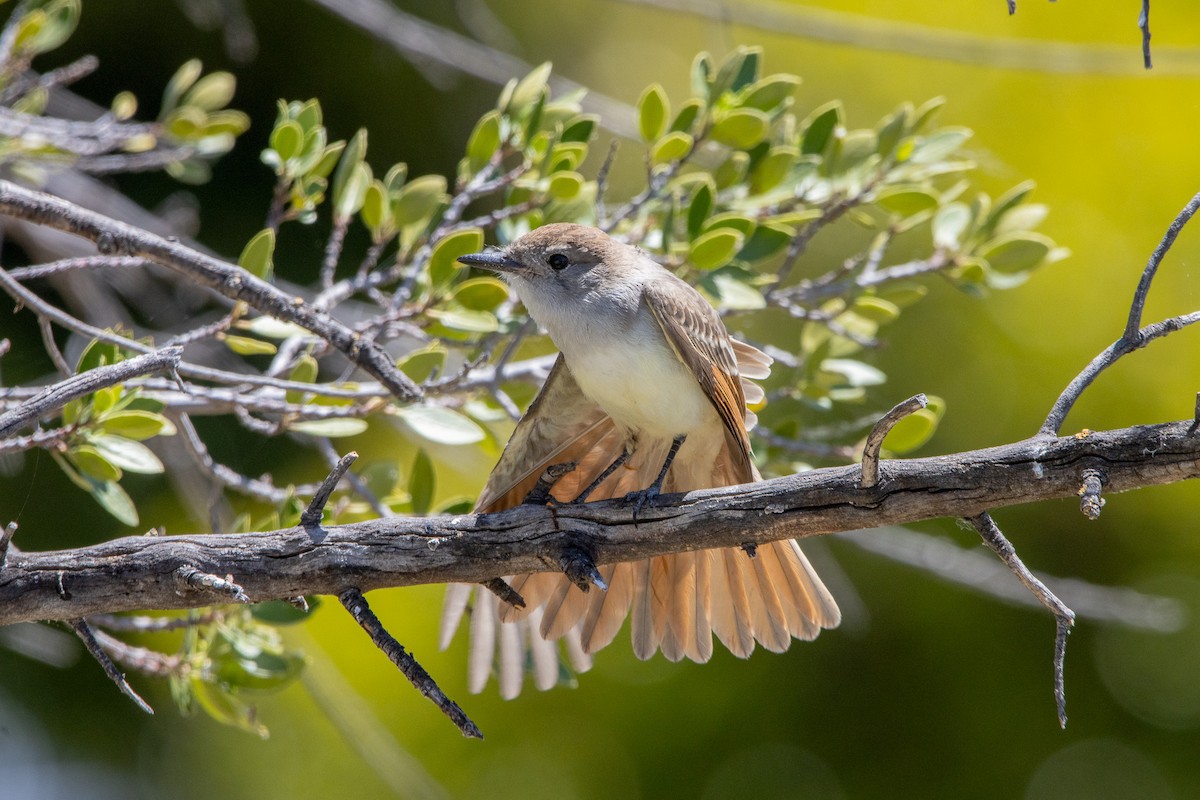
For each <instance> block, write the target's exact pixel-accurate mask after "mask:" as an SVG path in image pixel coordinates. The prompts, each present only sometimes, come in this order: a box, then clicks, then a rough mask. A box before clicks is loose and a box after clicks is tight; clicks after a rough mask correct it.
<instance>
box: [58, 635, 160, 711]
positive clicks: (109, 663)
mask: <svg viewBox="0 0 1200 800" xmlns="http://www.w3.org/2000/svg"><path fill="white" fill-rule="evenodd" d="M70 625H71V629H72V630H74V631H75V635H76V636H78V637H79V639H80V640H81V641H82V642H83V646H84V647H86V648H87V651H88V652H89V653H91V654H92V658H94V659H96V661H98V662H99V663H100V666H101V667H103V668H104V674H105V675H107V676H108V677H109V679H110V680H111V681H112V682H113V683H115V684H116V685H117V688H118V689H120V690H121V693H122V694H124V695H125V696H126V697H128V698H129V699H130V700H132V701H133V702H134V703H135V704H136V705H137V707H138V708H140V709H141V710H142V711H145V712H146V713H147V714H153V713H154V709H153V708H151V707H150V704H149V703H147V702H146V701H145V700H143V699H142V698H141V697H140V696H139V695H138V693H137V692H135V691H134V690H133V687H132V686H130V685H129V681H127V680H125V673H123V672H121V670H119V669H118V668H117V665H116V664H114V663H113V660H112V659H111V658H109V657H108V653H106V652H104V648H103V647H101V646H100V642H98V641H96V633H95V631H93V630H92V626H90V625H88V624H87V622H86V621H84V620H82V619H74V620H71V622H70Z"/></svg>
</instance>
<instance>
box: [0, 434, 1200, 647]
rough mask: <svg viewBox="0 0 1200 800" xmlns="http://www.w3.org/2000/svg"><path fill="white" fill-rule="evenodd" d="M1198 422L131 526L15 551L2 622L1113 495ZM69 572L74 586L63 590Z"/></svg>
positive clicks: (1179, 464) (636, 554)
mask: <svg viewBox="0 0 1200 800" xmlns="http://www.w3.org/2000/svg"><path fill="white" fill-rule="evenodd" d="M1190 424H1191V420H1190V419H1188V420H1184V421H1180V422H1173V423H1167V424H1159V425H1139V426H1137V427H1134V428H1126V429H1122V430H1118V431H1107V432H1093V433H1091V434H1089V435H1088V436H1086V437H1078V438H1077V437H1074V436H1067V437H1060V438H1049V437H1043V436H1036V437H1033V438H1031V439H1027V440H1025V441H1023V442H1017V443H1014V444H1008V445H1003V446H1000V447H991V448H986V449H983V450H976V451H971V452H966V453H955V454H950V455H944V456H936V457H931V458H913V459H903V460H896V461H890V462H888V469H887V481H886V482H883V483H881V484H879V485H878V486H876V487H874V488H872V489H860V488H859V487H858V485H857V482H858V479H859V476H860V474H861V468H860V467H859V466H858V465H857V464H855V465H851V466H845V467H829V468H823V469H816V470H810V471H808V472H803V473H799V474H796V475H789V476H786V477H781V478H774V479H771V480H766V481H761V482H758V483H753V484H746V485H742V486H731V487H721V488H718V489H705V490H700V491H695V492H689V493H687V494H685V495H665V496H663V497H662V498H660V500H659V502H658V503H656V504H655V506H654V507H653V508H646V509H645V510H644V511H643V513H642V515H641V516H640V518H639V519H638V526H637V527H636V528H634V527H633V525H632V524H631V522H630V519H629V509H628V507H627V506H626V504H625V503H624V502H622V501H621V500H611V501H610V500H605V501H601V502H595V503H585V504H583V505H578V506H576V505H565V506H560V507H559V508H556V509H554V510H553V513H551V512H550V510H548V509H546V508H544V507H538V506H529V505H521V506H517V507H515V508H513V509H509V510H507V511H503V512H499V513H495V514H485V515H475V514H462V515H456V516H439V517H421V518H413V517H399V516H398V517H393V518H390V519H385V520H367V521H364V522H356V523H352V524H348V525H327V526H325V527H324V528H323V529H322V536H321V537H320V538H319V539H314V537H313V536H312V534H311V532H310V531H311V529H305V528H302V527H300V526H296V527H292V528H285V529H282V530H275V531H264V532H257V533H238V534H233V533H223V534H210V535H179V536H132V537H125V538H121V539H114V540H111V541H106V542H101V543H97V544H94V545H89V546H87V547H80V548H75V549H72V550H65V551H53V552H30V551H28V550H21V551H19V552H17V551H15V550H11V551H10V552H9V554H8V563H7V566H6V567H5V568H4V570H3V571H2V572H0V625H2V624H9V623H12V622H24V621H30V620H45V619H57V620H65V619H78V618H80V617H87V616H89V615H91V614H96V613H100V612H110V613H111V612H117V611H134V610H138V609H148V608H153V609H163V610H165V609H171V608H193V607H197V606H205V605H211V604H212V602H213V601H212V597H211V595H209V594H208V593H207V592H205V593H201V592H196V591H185V592H184V593H182V594H181V593H180V592H179V588H180V587H179V585H178V583H179V582H178V581H177V580H176V579H174V578H173V577H172V576H173V574H174V573H175V571H176V570H178V569H179V568H180V567H190V568H192V569H196V568H199V569H203V570H205V571H206V572H208V573H215V574H219V575H225V574H233V575H236V576H237V580H238V583H239V584H241V586H243V587H244V589H245V591H246V592H247V593H248V594H249V595H250V596H251V597H253V598H254V599H255V600H256V601H258V602H262V601H265V600H286V599H288V598H291V597H295V596H296V595H298V594H306V595H309V594H329V595H336V594H337V593H339V592H341V591H342V590H343V589H345V588H346V586H347V583H348V582H351V581H350V580H349V579H348V578H347V575H352V576H353V578H352V584H353V585H354V586H356V587H357V588H358V589H360V590H361V591H364V592H365V591H369V590H372V589H380V588H385V587H393V586H413V585H420V584H431V583H479V582H481V581H485V580H488V579H489V578H493V577H495V576H497V575H519V574H522V573H526V572H544V571H547V570H548V569H556V568H557V560H558V557H559V555H560V554H561V553H562V550H563V548H564V547H566V546H568V545H570V544H573V543H576V542H578V541H579V537H581V536H582V537H585V541H586V542H587V544H588V547H589V548H590V550H591V551H592V553H593V555H594V560H595V562H596V563H597V564H598V565H600V566H604V565H606V564H617V563H621V562H626V561H641V560H643V559H647V558H652V557H654V556H660V555H669V554H672V553H680V552H686V551H695V550H708V549H713V548H721V547H737V546H739V545H740V544H743V543H745V542H751V543H755V544H760V545H761V544H764V543H766V542H771V541H777V540H780V539H784V538H795V537H797V536H800V537H801V538H803V537H807V536H817V535H822V534H828V533H834V532H839V531H847V530H858V529H861V528H874V527H879V526H881V525H891V524H901V523H907V522H917V521H920V520H926V519H935V518H939V517H955V518H957V517H971V516H974V515H977V514H981V513H983V512H985V511H988V510H990V509H996V508H1001V507H1004V506H1010V505H1016V504H1025V503H1033V502H1037V501H1039V500H1049V499H1066V498H1074V499H1075V500H1078V491H1079V485H1080V474H1081V472H1082V470H1084V469H1088V468H1095V469H1103V470H1104V471H1105V474H1106V475H1107V477H1108V482H1107V484H1106V485H1105V494H1106V495H1107V496H1109V497H1111V496H1112V495H1114V494H1115V493H1118V492H1123V491H1128V490H1131V489H1135V488H1142V487H1146V486H1154V485H1160V484H1166V483H1174V482H1177V481H1181V480H1185V479H1188V478H1197V477H1200V437H1197V436H1189V435H1188V432H1187V430H1188V426H1189V425H1190ZM60 574H61V575H63V576H64V578H65V580H66V581H67V582H68V583H69V586H70V596H69V597H65V596H63V594H60V592H59V591H58V578H59V575H60Z"/></svg>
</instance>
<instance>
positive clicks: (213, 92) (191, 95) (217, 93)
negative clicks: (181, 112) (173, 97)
mask: <svg viewBox="0 0 1200 800" xmlns="http://www.w3.org/2000/svg"><path fill="white" fill-rule="evenodd" d="M236 89H237V78H235V77H233V75H231V74H229V73H228V72H212V73H209V74H208V75H205V76H204V77H203V78H201V79H200V80H198V81H196V83H195V85H193V86H192V88H191V89H189V90H188V92H187V93H186V94H185V95H184V96H183V105H185V106H192V107H193V108H198V109H200V110H201V111H216V110H217V109H219V108H224V107H225V106H227V105H229V102H230V101H231V100H233V93H234V91H236Z"/></svg>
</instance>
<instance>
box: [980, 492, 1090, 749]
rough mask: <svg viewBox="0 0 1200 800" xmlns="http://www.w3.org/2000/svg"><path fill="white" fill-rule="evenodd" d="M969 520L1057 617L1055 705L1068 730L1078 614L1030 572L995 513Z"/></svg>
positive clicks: (1062, 722) (1059, 719) (1040, 601)
mask: <svg viewBox="0 0 1200 800" xmlns="http://www.w3.org/2000/svg"><path fill="white" fill-rule="evenodd" d="M966 521H967V523H969V524H970V526H971V527H972V528H974V529H975V530H976V531H978V532H979V535H980V536H982V537H983V541H984V542H985V543H986V544H987V546H988V547H990V548H992V550H994V551H995V552H996V555H998V556H1000V559H1001V560H1002V561H1003V562H1004V563H1005V564H1007V565H1008V568H1009V569H1010V570H1012V572H1013V574H1014V575H1016V576H1017V579H1018V580H1020V581H1021V583H1023V584H1025V588H1027V589H1028V590H1029V591H1031V592H1032V593H1033V596H1034V597H1036V598H1037V599H1038V602H1039V603H1041V604H1042V605H1043V606H1045V607H1046V610H1047V611H1049V612H1050V613H1051V614H1053V615H1054V624H1055V628H1056V631H1055V636H1054V702H1055V705H1056V706H1057V708H1058V724H1059V726H1060V727H1062V728H1066V727H1067V694H1066V688H1065V685H1064V682H1063V662H1064V660H1065V659H1066V656H1067V635H1068V634H1069V633H1070V632H1071V627H1072V626H1074V624H1075V612H1074V611H1072V610H1071V609H1069V608H1067V606H1066V604H1065V603H1063V601H1062V600H1059V599H1058V598H1057V597H1055V595H1054V593H1053V592H1051V591H1050V590H1049V589H1047V588H1046V584H1044V583H1042V582H1041V581H1040V580H1038V579H1037V576H1035V575H1034V574H1033V573H1032V572H1030V571H1029V568H1028V567H1026V566H1025V564H1024V563H1023V562H1022V561H1021V559H1020V558H1019V557H1018V556H1017V551H1016V550H1015V549H1014V548H1013V546H1012V543H1011V542H1009V541H1008V539H1006V538H1004V534H1003V533H1001V532H1000V528H999V527H997V526H996V522H995V520H993V519H992V516H991V514H989V513H987V512H986V511H985V512H983V513H982V514H978V515H976V516H973V517H967V518H966Z"/></svg>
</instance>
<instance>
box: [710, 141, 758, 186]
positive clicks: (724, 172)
mask: <svg viewBox="0 0 1200 800" xmlns="http://www.w3.org/2000/svg"><path fill="white" fill-rule="evenodd" d="M749 167H750V156H748V155H747V154H745V153H743V152H742V151H740V150H735V151H734V152H732V153H730V154H729V158H727V159H725V162H724V163H723V164H721V166H719V167H717V169H716V171H715V172H713V180H714V181H716V182H717V188H718V189H728V188H730V187H731V186H736V185H737V184H739V183H741V182H742V181H743V180H744V179H745V177H746V170H747V169H749Z"/></svg>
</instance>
